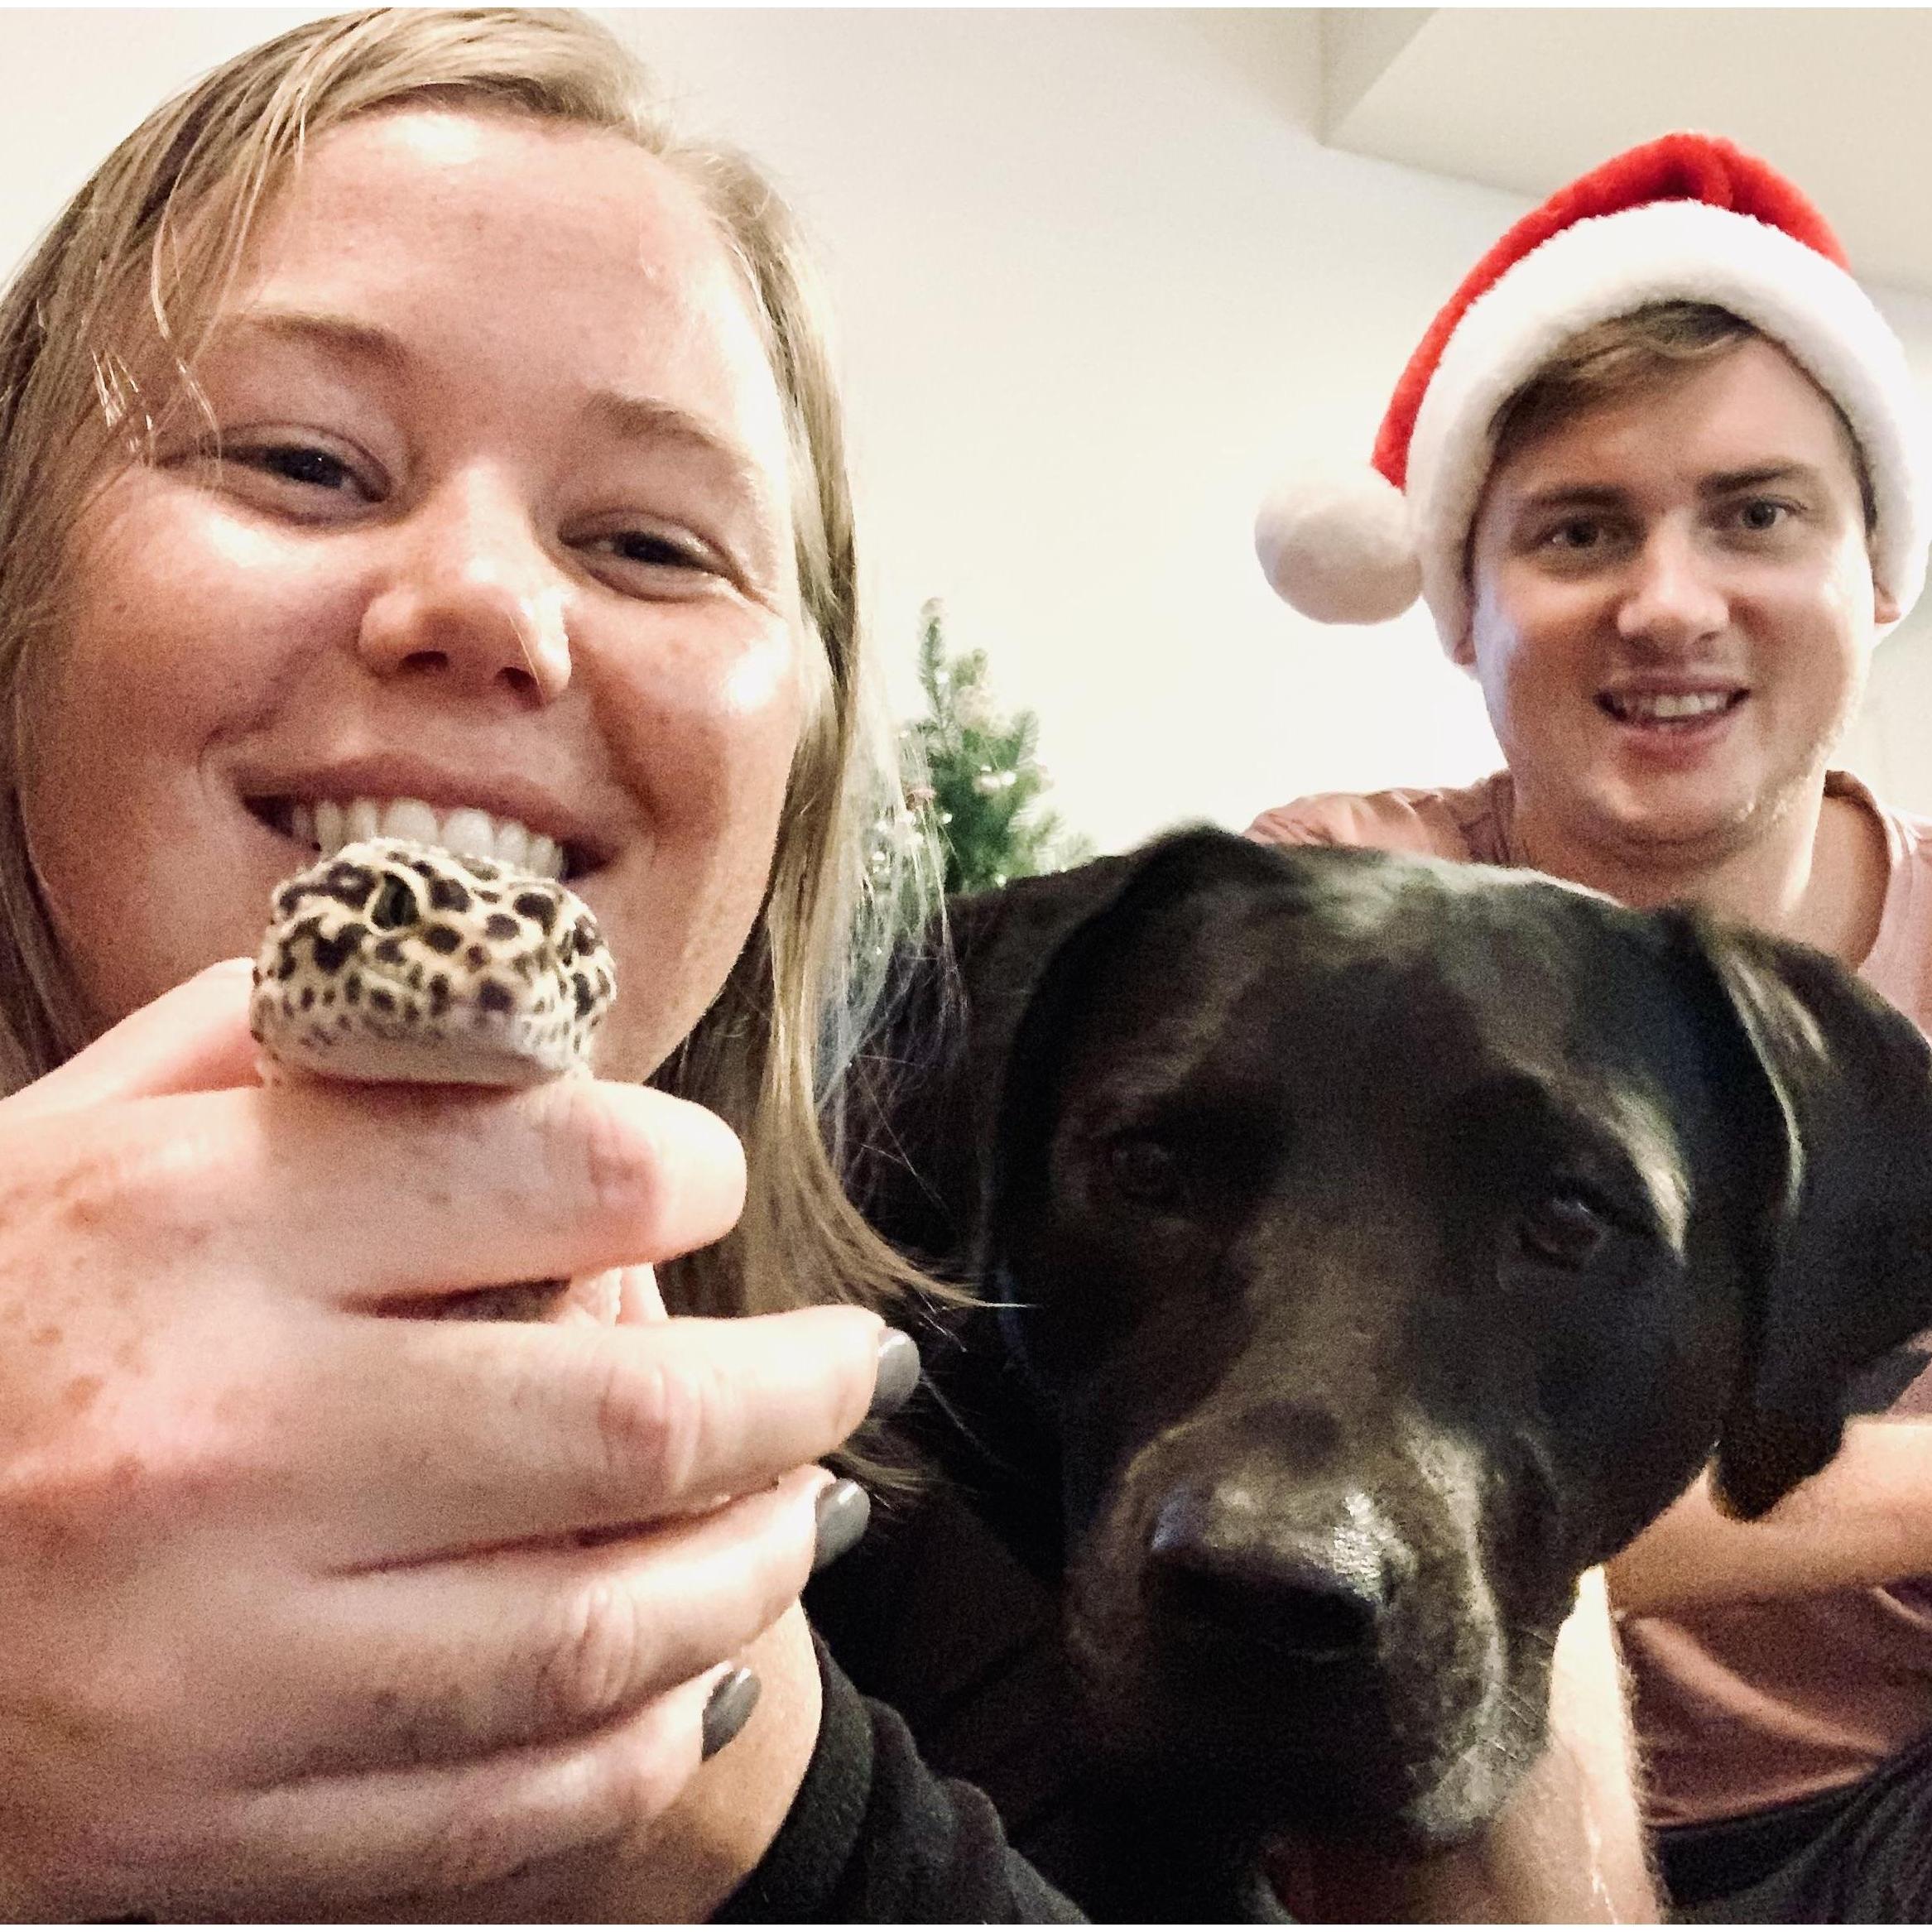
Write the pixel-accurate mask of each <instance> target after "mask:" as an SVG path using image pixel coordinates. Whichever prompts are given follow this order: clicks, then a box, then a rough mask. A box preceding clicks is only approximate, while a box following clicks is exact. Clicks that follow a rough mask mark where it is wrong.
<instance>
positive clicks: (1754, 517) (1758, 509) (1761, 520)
mask: <svg viewBox="0 0 1932 1932" xmlns="http://www.w3.org/2000/svg"><path fill="white" fill-rule="evenodd" d="M1790 514H1791V507H1790V504H1789V503H1781V502H1777V501H1776V499H1775V498H1773V497H1752V498H1751V499H1750V500H1749V501H1748V502H1743V503H1740V504H1739V505H1738V506H1737V521H1738V522H1739V523H1740V524H1741V525H1742V526H1743V527H1744V528H1745V529H1746V530H1748V531H1752V533H1753V534H1754V535H1757V536H1762V535H1764V534H1766V532H1768V531H1773V530H1776V528H1777V527H1778V526H1779V525H1780V524H1781V523H1783V522H1785V521H1786V520H1787V519H1788V518H1789V517H1790Z"/></svg>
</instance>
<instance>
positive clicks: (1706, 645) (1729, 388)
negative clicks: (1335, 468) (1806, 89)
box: [1252, 135, 1932, 1921]
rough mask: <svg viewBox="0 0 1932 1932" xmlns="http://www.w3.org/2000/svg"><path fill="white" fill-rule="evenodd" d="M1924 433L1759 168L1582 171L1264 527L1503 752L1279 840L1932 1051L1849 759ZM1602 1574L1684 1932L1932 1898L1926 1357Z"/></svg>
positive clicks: (1658, 157) (1930, 847)
mask: <svg viewBox="0 0 1932 1932" xmlns="http://www.w3.org/2000/svg"><path fill="white" fill-rule="evenodd" d="M1921 433H1922V432H1921V428H1920V405H1919V402H1918V399H1917V396H1916V395H1915V392H1914V389H1913V386H1912V384H1911V382H1910V377H1909V375H1908V373H1907V372H1906V366H1905V362H1904V358H1903V354H1902V352H1901V349H1900V348H1899V345H1898V344H1897V342H1896V339H1894V338H1893V337H1892V336H1891V333H1890V331H1889V330H1888V329H1886V326H1885V324H1884V323H1883V321H1882V320H1881V319H1880V318H1879V316H1878V315H1877V311H1876V310H1874V309H1873V308H1872V305H1871V304H1870V302H1869V301H1868V300H1867V298H1866V297H1865V296H1863V294H1862V291H1860V290H1859V289H1858V286H1857V285H1856V284H1855V283H1854V282H1853V281H1852V279H1851V277H1850V276H1849V274H1848V272H1846V270H1845V268H1844V266H1843V255H1842V252H1840V251H1839V250H1838V245H1837V243H1836V242H1835V240H1834V239H1833V237H1832V236H1831V233H1830V231H1829V228H1826V227H1825V224H1824V222H1823V220H1822V219H1820V218H1819V216H1818V214H1816V212H1815V210H1814V209H1811V208H1810V207H1809V204H1807V203H1806V202H1805V200H1804V198H1803V197H1802V196H1801V195H1799V194H1798V193H1797V191H1796V190H1795V189H1794V188H1792V187H1791V185H1790V184H1789V183H1788V182H1785V181H1784V180H1781V178H1780V177H1779V176H1777V175H1775V174H1774V173H1772V171H1771V170H1769V169H1768V168H1766V166H1764V165H1763V164H1762V163H1761V162H1757V161H1753V160H1752V158H1751V157H1749V156H1744V155H1742V154H1740V153H1739V152H1738V151H1737V150H1736V149H1735V148H1733V147H1731V146H1729V144H1728V143H1726V142H1717V141H1712V140H1708V139H1705V138H1704V137H1696V136H1689V135H1674V136H1668V137H1665V138H1664V139H1663V140H1661V141H1659V142H1652V143H1651V144H1649V145H1648V146H1646V147H1643V148H1640V149H1636V150H1634V151H1632V153H1630V154H1628V155H1625V156H1619V157H1617V160H1615V161H1612V162H1609V163H1608V164H1606V166H1604V167H1603V168H1602V169H1599V170H1598V171H1595V172H1594V173H1593V174H1592V175H1587V176H1585V177H1584V179H1583V180H1580V181H1579V182H1577V183H1574V184H1573V185H1571V186H1570V187H1569V188H1568V189H1566V190H1563V191H1562V192H1561V193H1560V195H1557V196H1555V197H1554V198H1553V199H1552V200H1551V201H1550V203H1549V204H1545V206H1544V207H1543V208H1541V209H1537V210H1536V211H1535V212H1534V213H1533V214H1531V215H1530V216H1528V217H1526V219H1525V220H1524V221H1523V222H1522V223H1519V224H1518V226H1517V228H1515V229H1513V230H1511V233H1510V235H1508V236H1507V237H1505V238H1504V239H1503V241H1502V243H1498V245H1497V248H1495V249H1494V250H1492V252H1491V253H1490V254H1489V255H1488V256H1487V257H1485V259H1484V261H1483V263H1482V264H1480V265H1479V267H1478V270H1477V271H1476V272H1475V273H1474V274H1473V275H1472V276H1471V277H1470V278H1469V280H1468V281H1467V282H1465V284H1464V285H1463V289H1462V290H1460V291H1459V292H1458V295H1457V296H1456V298H1455V299H1454V300H1453V301H1452V303H1451V304H1450V305H1449V308H1447V309H1445V310H1444V312H1443V314H1442V315H1440V316H1439V317H1438V319H1437V321H1436V324H1435V327H1434V328H1433V329H1431V330H1430V334H1429V336H1428V337H1427V338H1426V339H1425V342H1424V344H1423V345H1422V348H1420V350H1419V351H1418V352H1417V354H1416V357H1415V359H1414V360H1413V361H1412V362H1411V365H1410V368H1409V370H1408V371H1407V372H1406V374H1405V376H1404V378H1403V382H1402V385H1401V387H1400V388H1399V389H1398V391H1397V393H1396V400H1395V402H1394V404H1393V406H1391V411H1390V414H1389V417H1388V419H1387V421H1385V422H1384V425H1383V430H1382V439H1381V441H1380V442H1379V443H1378V445H1377V453H1376V457H1377V460H1376V469H1377V472H1378V473H1379V475H1380V478H1382V483H1381V484H1380V485H1379V486H1378V488H1377V490H1375V491H1372V492H1371V493H1368V494H1364V493H1362V491H1360V490H1357V491H1355V492H1353V493H1349V494H1348V495H1347V496H1343V497H1338V495H1337V494H1336V493H1334V492H1332V491H1330V492H1327V493H1315V492H1311V491H1310V490H1309V489H1307V488H1303V489H1301V490H1300V491H1296V492H1290V493H1284V494H1283V495H1282V496H1281V497H1278V498H1277V499H1276V501H1275V502H1273V503H1271V505H1270V506H1269V507H1268V509H1267V510H1266V511H1264V512H1263V516H1262V524H1261V526H1260V527H1259V531H1258V533H1257V539H1258V543H1259V547H1260V549H1261V550H1262V558H1263V561H1264V564H1265V565H1266V566H1267V568H1268V570H1269V574H1270V576H1271V579H1272V580H1273V581H1274V582H1275V584H1276V588H1277V589H1280V590H1281V594H1283V595H1284V596H1285V597H1286V598H1288V599H1289V600H1290V602H1292V603H1296V604H1297V605H1298V606H1299V607H1300V608H1303V609H1304V610H1305V611H1306V612H1308V613H1309V614H1310V615H1314V616H1318V617H1322V618H1328V619H1330V620H1348V619H1351V618H1352V619H1354V620H1356V621H1366V620H1372V619H1374V618H1382V617H1387V616H1389V615H1392V614H1393V613H1394V611H1395V610H1396V609H1397V608H1401V604H1402V603H1406V601H1407V600H1408V598H1410V597H1412V596H1413V595H1414V594H1415V589H1416V587H1417V585H1418V584H1420V590H1421V593H1422V594H1423V595H1424V597H1425V598H1426V599H1427V601H1428V603H1429V605H1430V609H1431V611H1432V613H1433V614H1434V615H1435V618H1436V621H1437V624H1438V627H1439V631H1440V632H1441V635H1442V638H1443V642H1444V646H1445V647H1446V648H1447V649H1448V650H1449V652H1450V654H1451V656H1453V657H1454V659H1455V660H1456V661H1457V662H1459V663H1460V664H1463V665H1464V666H1467V667H1468V669H1469V670H1471V671H1473V674H1474V675H1475V676H1476V678H1477V679H1478V682H1479V683H1480V685H1481V686H1482V689H1483V695H1484V699H1485V701H1486V704H1487V709H1488V711H1489V715H1490V718H1491V720H1492V723H1493V724H1494V727H1495V729H1496V733H1497V738H1498V740H1499V742H1500V743H1501V744H1502V750H1503V754H1504V757H1505V759H1506V762H1507V770H1506V771H1503V772H1501V773H1498V774H1497V775H1496V776H1492V777H1491V778H1489V779H1487V780H1486V781H1483V782H1482V783H1480V784H1478V785H1476V786H1471V787H1468V789H1466V790H1462V791H1438V792H1414V791H1396V792H1385V793H1381V794H1377V795H1372V796H1367V797H1344V796H1338V795H1331V796H1324V797H1319V798H1311V799H1305V800H1300V801H1299V802H1297V803H1295V804H1294V805H1286V806H1283V807H1281V808H1279V809H1278V810H1273V811H1270V812H1266V813H1264V814H1263V815H1262V816H1261V817H1260V818H1259V819H1257V820H1256V822H1255V824H1254V826H1253V827H1252V835H1253V836H1255V837H1257V838H1259V839H1268V840H1274V841H1278V842H1282V843H1305V842H1329V843H1351V844H1367V845H1378V846H1386V847H1391V848H1399V849H1407V850H1415V851H1423V852H1430V853H1437V854H1439V855H1441V856H1444V857H1448V858H1459V859H1475V860H1480V861H1483V862H1485V863H1492V864H1506V865H1523V866H1532V867H1537V868H1538V869H1540V870H1542V871H1545V872H1551V873H1555V874H1556V875H1558V876H1560V877H1565V878H1569V879H1574V880H1576V881H1578V882H1580V883H1582V884H1585V885H1588V886H1593V887H1597V888H1598V889H1599V890H1602V891H1603V892H1609V893H1611V894H1612V895H1614V896H1617V897H1618V898H1621V899H1623V900H1625V901H1628V902H1629V903H1631V904H1633V905H1638V906H1654V905H1660V904H1663V903H1665V902H1666V901H1672V900H1680V899H1692V900H1695V901H1700V902H1701V903H1703V904H1704V905H1706V906H1710V907H1712V908H1713V909H1715V910H1717V911H1721V912H1723V913H1726V914H1728V915H1730V916H1733V917H1737V918H1739V919H1742V920H1747V921H1749V922H1751V923H1752V924H1755V925H1759V926H1761V927H1763V928H1766V929H1767V930H1772V931H1776V932H1779V933H1782V934H1785V935H1789V936H1791V937H1794V938H1796V939H1800V940H1805V941H1807V942H1809V944H1813V945H1815V946H1818V947H1820V948H1822V949H1824V950H1826V951H1828V952H1829V953H1832V954H1834V955H1835V956H1836V957H1837V958H1838V959H1840V960H1842V961H1843V963H1845V964H1847V965H1848V966H1851V967H1853V968H1858V970H1859V971H1861V972H1862V973H1863V975H1864V976H1865V977H1866V978H1867V980H1868V981H1869V982H1870V983H1872V985H1873V986H1874V987H1876V988H1877V990H1878V991H1879V992H1882V993H1883V994H1884V995H1885V996H1886V997H1888V998H1889V999H1891V1001H1892V1002H1893V1003H1894V1004H1896V1005H1897V1006H1899V1007H1901V1008H1902V1009H1903V1010H1904V1011H1905V1012H1908V1013H1909V1014H1910V1015H1911V1016H1913V1017H1914V1018H1915V1019H1916V1020H1917V1021H1918V1022H1919V1023H1920V1026H1922V1027H1928V1028H1932V822H1929V821H1925V820H1918V819H1910V818H1908V817H1906V816H1905V815H1901V814H1898V813H1896V812H1892V811H1890V810H1886V808H1885V807H1884V806H1882V805H1880V804H1879V803H1878V802H1877V800H1875V799H1874V798H1873V797H1872V795H1871V794H1870V793H1869V792H1868V791H1866V790H1865V788H1864V787H1863V786H1861V785H1859V784H1858V781H1856V780H1855V779H1853V778H1851V777H1849V776H1846V775H1844V774H1842V773H1838V772H1835V771H1831V770H1830V769H1829V766H1828V757H1829V752H1830V751H1831V748H1832V747H1833V744H1834V743H1836V741H1837V740H1838V737H1839V735H1840V734H1841V733H1842V732H1843V728H1844V727H1845V725H1846V724H1847V723H1848V721H1849V719H1850V718H1851V717H1852V715H1853V712H1854V710H1855V709H1856V706H1857V704H1858V699H1859V696H1860V694H1861V692H1862V687H1863V682H1864V675H1865V667H1866V664H1867V658H1868V654H1869V651H1870V649H1871V646H1872V644H1873V642H1875V641H1876V639H1877V636H1878V635H1879V634H1880V632H1882V629H1883V628H1884V627H1886V626H1887V625H1889V624H1891V623H1893V622H1896V620H1897V619H1898V618H1900V617H1901V615H1902V614H1903V613H1904V612H1905V611H1906V609H1907V608H1910V604H1911V603H1912V601H1913V599H1914V598H1915V596H1916V595H1917V593H1918V590H1919V588H1920V583H1921V580H1922V578H1923V574H1924V570H1925V548H1926V526H1925V516H1926V508H1927V504H1928V501H1929V484H1928V477H1927V472H1926V470H1925V466H1924V465H1925V459H1924V456H1923V454H1922V453H1921V446H1920V438H1921ZM1405 486H1406V492H1405ZM1928 1265H1932V1257H1928ZM1610 1581H1611V1589H1612V1598H1613V1600H1614V1602H1615V1603H1616V1605H1617V1610H1618V1612H1619V1616H1620V1619H1621V1622H1622V1635H1623V1639H1624V1643H1625V1646H1626V1651H1627V1656H1628V1658H1629V1660H1630V1662H1631V1664H1632V1668H1633V1670H1634V1672H1635V1680H1636V1718H1637V1724H1638V1731H1639V1737H1640V1742H1641V1745H1642V1746H1643V1747H1645V1750H1646V1757H1647V1759H1648V1765H1649V1771H1650V1781H1651V1816H1652V1819H1653V1821H1654V1822H1655V1823H1656V1824H1657V1825H1658V1826H1659V1827H1660V1831H1659V1838H1658V1843H1659V1847H1660V1858H1661V1862H1662V1867H1663V1874H1664V1878H1665V1884H1666V1886H1667V1888H1668V1889H1669V1891H1670V1892H1671V1894H1672V1895H1673V1896H1674V1898H1675V1903H1676V1906H1677V1908H1678V1910H1679V1913H1680V1915H1683V1916H1694V1917H1700V1918H1704V1917H1708V1918H1711V1919H1715V1920H1731V1921H1735V1920H1797V1921H1806V1920H1809V1921H1820V1920H1914V1919H1922V1918H1925V1917H1926V1916H1927V1915H1932V1852H1929V1851H1928V1846H1929V1845H1932V1372H1925V1373H1921V1374H1920V1375H1919V1376H1918V1377H1917V1379H1916V1380H1915V1381H1913V1382H1911V1383H1910V1386H1909V1387H1907V1388H1906V1391H1905V1393H1904V1394H1903V1396H1901V1397H1899V1399H1898V1400H1897V1401H1896V1403H1895V1404H1894V1405H1893V1406H1892V1408H1891V1410H1890V1411H1888V1412H1887V1414H1886V1415H1885V1416H1884V1417H1883V1418H1882V1419H1880V1420H1865V1421H1860V1422H1857V1423H1854V1424H1853V1425H1852V1427H1851V1429H1850V1430H1849V1431H1848V1436H1847V1441H1846V1446H1845V1449H1844V1450H1843V1453H1842V1454H1840V1455H1839V1456H1838V1459H1836V1461H1835V1462H1833V1463H1832V1464H1831V1465H1830V1466H1829V1468H1827V1469H1826V1470H1825V1471H1824V1473H1821V1474H1820V1475H1819V1476H1818V1477H1817V1478H1814V1480H1813V1481H1812V1482H1810V1483H1807V1484H1805V1485H1804V1486H1803V1487H1801V1488H1800V1490H1799V1491H1797V1492H1795V1494H1794V1495H1792V1496H1791V1497H1789V1498H1788V1499H1787V1500H1786V1501H1785V1502H1784V1503H1783V1504H1781V1506H1780V1507H1778V1508H1776V1510H1774V1511H1772V1512H1771V1514H1770V1515H1769V1516H1766V1518H1765V1519H1764V1520H1763V1521H1761V1522H1758V1523H1755V1524H1740V1523H1737V1522H1733V1521H1730V1520H1728V1519H1727V1518H1725V1517H1724V1516H1721V1515H1720V1514H1719V1513H1718V1511H1717V1510H1716V1509H1715V1507H1713V1503H1712V1502H1711V1499H1710V1497H1709V1492H1708V1489H1707V1488H1706V1487H1704V1486H1703V1485H1701V1484H1700V1485H1699V1487H1697V1488H1695V1489H1694V1490H1693V1491H1692V1492H1690V1493H1689V1495H1687V1496H1686V1497H1684V1498H1683V1499H1682V1500H1681V1501H1680V1502H1679V1503H1678V1504H1677V1505H1676V1506H1675V1507H1674V1508H1673V1509H1672V1510H1671V1511H1670V1512H1669V1513H1668V1514H1667V1515H1666V1516H1665V1517H1664V1518H1663V1519H1662V1520H1661V1521H1660V1522H1658V1523H1657V1524H1656V1525H1655V1526H1653V1527H1652V1528H1651V1530H1650V1531H1646V1534H1645V1535H1644V1536H1641V1537H1640V1538H1639V1539H1638V1540H1637V1542H1636V1544H1635V1545H1632V1548H1631V1549H1630V1550H1628V1551H1627V1553H1626V1554H1625V1555H1623V1556H1622V1558H1620V1559H1619V1560H1617V1562H1616V1563H1615V1564H1612V1566H1611V1571H1610Z"/></svg>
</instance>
